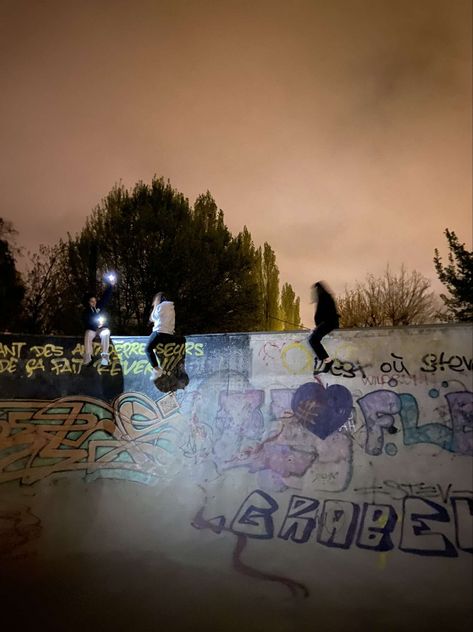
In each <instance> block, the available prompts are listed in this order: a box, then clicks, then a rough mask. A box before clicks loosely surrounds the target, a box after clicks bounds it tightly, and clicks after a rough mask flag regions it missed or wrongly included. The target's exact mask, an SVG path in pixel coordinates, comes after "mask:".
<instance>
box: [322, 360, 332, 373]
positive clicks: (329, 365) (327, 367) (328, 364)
mask: <svg viewBox="0 0 473 632" xmlns="http://www.w3.org/2000/svg"><path fill="white" fill-rule="evenodd" d="M333 362H334V361H333V360H329V361H328V362H324V366H323V367H322V371H321V373H328V372H329V371H330V369H331V368H332V367H333Z"/></svg>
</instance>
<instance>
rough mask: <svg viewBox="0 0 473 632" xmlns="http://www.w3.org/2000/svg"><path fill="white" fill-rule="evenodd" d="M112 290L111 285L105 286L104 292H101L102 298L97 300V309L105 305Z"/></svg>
mask: <svg viewBox="0 0 473 632" xmlns="http://www.w3.org/2000/svg"><path fill="white" fill-rule="evenodd" d="M112 292H113V285H111V284H107V287H106V288H105V292H104V293H103V296H102V298H101V299H100V301H97V309H103V308H104V307H105V305H106V304H107V303H108V302H109V300H110V298H111V296H112Z"/></svg>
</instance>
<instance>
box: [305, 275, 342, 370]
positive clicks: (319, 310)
mask: <svg viewBox="0 0 473 632" xmlns="http://www.w3.org/2000/svg"><path fill="white" fill-rule="evenodd" d="M311 295H312V301H311V302H312V303H316V308H315V316H314V320H315V329H314V330H313V331H312V333H311V334H310V336H309V339H308V340H309V344H310V346H311V347H312V349H313V350H314V353H315V356H316V357H315V362H314V375H317V374H318V373H328V372H329V371H330V369H331V368H332V365H333V362H334V361H333V360H332V358H331V357H330V356H329V354H328V353H327V351H326V350H325V349H324V347H323V346H322V343H321V340H322V338H323V337H324V336H326V335H327V334H329V333H330V332H331V331H333V330H334V329H338V327H339V326H340V323H339V315H338V312H337V306H336V304H335V299H334V297H333V296H332V294H331V293H330V292H329V291H328V289H327V287H326V286H325V284H324V283H323V282H322V281H317V283H314V285H313V286H312V288H311ZM317 360H320V361H321V362H322V364H321V366H320V367H319V368H318V369H317Z"/></svg>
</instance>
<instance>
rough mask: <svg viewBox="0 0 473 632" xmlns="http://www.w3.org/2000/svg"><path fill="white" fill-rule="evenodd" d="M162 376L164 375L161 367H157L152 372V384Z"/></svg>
mask: <svg viewBox="0 0 473 632" xmlns="http://www.w3.org/2000/svg"><path fill="white" fill-rule="evenodd" d="M162 374H163V370H162V369H160V368H159V367H155V368H154V369H153V370H152V371H151V375H150V376H149V379H150V381H151V382H155V381H156V380H157V379H158V378H160V377H161V375H162Z"/></svg>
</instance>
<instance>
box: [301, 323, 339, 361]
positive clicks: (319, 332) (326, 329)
mask: <svg viewBox="0 0 473 632" xmlns="http://www.w3.org/2000/svg"><path fill="white" fill-rule="evenodd" d="M334 329H335V327H334V326H333V325H332V324H330V323H320V325H318V326H317V327H316V328H315V329H314V331H313V332H312V333H311V335H310V336H309V339H308V342H309V344H310V346H311V347H312V349H313V351H314V353H315V356H316V359H315V362H314V373H327V372H328V371H330V368H331V367H332V364H333V360H332V359H331V358H330V356H329V355H328V353H327V351H326V350H325V348H324V346H323V345H322V343H321V340H322V338H323V337H324V336H326V335H327V334H329V333H330V332H331V331H333V330H334ZM317 358H318V359H319V360H320V361H321V363H322V366H321V367H320V369H319V370H317V368H316V367H317Z"/></svg>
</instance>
